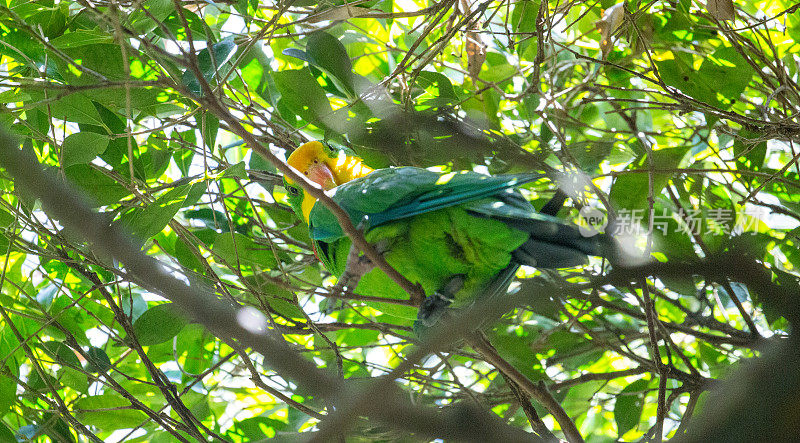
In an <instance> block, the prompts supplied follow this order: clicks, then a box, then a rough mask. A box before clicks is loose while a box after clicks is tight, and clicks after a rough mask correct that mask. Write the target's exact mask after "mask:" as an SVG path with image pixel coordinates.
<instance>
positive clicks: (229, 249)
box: [211, 233, 277, 268]
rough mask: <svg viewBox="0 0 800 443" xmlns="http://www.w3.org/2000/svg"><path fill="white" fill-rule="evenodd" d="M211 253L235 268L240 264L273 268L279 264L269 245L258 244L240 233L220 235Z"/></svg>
mask: <svg viewBox="0 0 800 443" xmlns="http://www.w3.org/2000/svg"><path fill="white" fill-rule="evenodd" d="M211 251H212V252H213V253H214V254H216V255H218V256H219V257H221V258H222V259H223V260H225V262H226V263H227V264H228V265H230V266H234V267H235V266H237V264H238V265H249V266H253V265H255V266H260V267H262V268H272V267H273V266H275V265H276V264H277V262H276V261H275V256H274V254H273V252H272V250H271V249H270V247H269V245H267V244H263V245H261V244H258V243H256V242H254V241H253V240H251V239H250V238H249V237H247V236H246V235H242V234H239V233H233V234H231V233H224V234H220V235H218V236H217V239H216V240H215V241H214V246H213V247H212V248H211Z"/></svg>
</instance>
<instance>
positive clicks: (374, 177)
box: [310, 167, 542, 240]
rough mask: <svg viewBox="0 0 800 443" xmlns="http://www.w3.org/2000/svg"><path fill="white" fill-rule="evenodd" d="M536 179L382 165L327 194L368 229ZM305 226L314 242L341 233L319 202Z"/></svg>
mask: <svg viewBox="0 0 800 443" xmlns="http://www.w3.org/2000/svg"><path fill="white" fill-rule="evenodd" d="M541 177H542V175H539V174H519V175H504V176H497V177H491V176H486V175H483V174H478V173H475V172H465V173H449V174H442V173H436V172H432V171H428V170H426V169H419V168H412V167H403V168H393V169H383V170H378V171H375V172H373V173H372V174H370V175H368V176H366V177H363V178H361V179H356V180H353V181H351V182H348V183H345V184H343V185H341V186H339V187H337V188H336V189H335V191H334V194H333V196H332V198H333V200H334V201H335V202H336V203H338V204H339V206H341V207H342V209H344V210H345V211H347V213H348V215H349V216H350V219H351V220H352V222H353V224H355V225H359V224H362V226H363V227H364V228H367V229H368V228H374V227H376V226H380V225H383V224H385V223H389V222H392V221H396V220H401V219H404V218H408V217H413V216H415V215H419V214H423V213H426V212H430V211H435V210H438V209H443V208H447V207H450V206H455V205H460V204H463V203H469V202H473V201H476V200H480V199H483V198H486V197H490V196H493V195H496V194H498V193H501V192H502V191H504V190H506V189H511V188H515V187H518V186H521V185H523V184H525V183H529V182H532V181H535V180H537V179H539V178H541ZM526 212H527V211H526ZM530 212H533V211H532V209H531V210H530ZM310 227H311V236H312V238H314V239H317V240H332V239H335V238H339V237H341V236H343V235H344V234H343V233H342V230H341V227H339V224H338V223H337V221H336V219H335V217H334V216H333V214H332V213H331V212H330V211H329V210H328V209H327V208H325V207H323V206H322V205H315V206H314V209H312V210H311V215H310Z"/></svg>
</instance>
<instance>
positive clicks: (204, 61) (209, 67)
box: [181, 36, 237, 96]
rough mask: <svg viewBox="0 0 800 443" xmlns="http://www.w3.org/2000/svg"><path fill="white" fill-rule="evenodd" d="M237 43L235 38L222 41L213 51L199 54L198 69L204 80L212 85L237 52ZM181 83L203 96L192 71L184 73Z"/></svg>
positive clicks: (214, 46)
mask: <svg viewBox="0 0 800 443" xmlns="http://www.w3.org/2000/svg"><path fill="white" fill-rule="evenodd" d="M236 47H237V46H236V43H234V42H233V36H231V37H228V38H225V39H224V40H220V41H219V42H217V43H215V44H213V45H211V50H210V51H209V50H208V48H205V49H203V50H202V51H200V53H199V54H197V67H198V68H199V69H200V73H201V74H203V78H204V79H205V80H206V82H208V84H210V85H212V82H211V80H213V79H214V78H215V76H217V75H218V74H220V70H221V68H222V66H223V65H224V64H225V63H227V61H228V60H230V58H231V57H232V56H233V53H234V52H235V51H236ZM181 82H182V83H183V85H184V86H186V87H187V88H188V89H189V91H191V92H192V93H193V94H195V95H198V96H202V95H203V90H202V88H201V86H200V81H199V80H198V79H197V76H196V75H195V74H194V71H193V70H191V69H188V68H187V69H186V70H185V71H183V76H182V77H181Z"/></svg>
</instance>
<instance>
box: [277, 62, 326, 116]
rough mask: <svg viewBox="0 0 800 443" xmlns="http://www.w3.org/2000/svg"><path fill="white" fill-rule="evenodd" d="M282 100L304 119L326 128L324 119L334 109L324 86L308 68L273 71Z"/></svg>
mask: <svg viewBox="0 0 800 443" xmlns="http://www.w3.org/2000/svg"><path fill="white" fill-rule="evenodd" d="M272 77H273V78H274V79H275V85H276V86H277V87H278V91H280V93H281V101H282V102H283V104H284V105H285V106H287V107H288V108H289V109H290V110H291V111H292V112H294V113H295V114H297V115H299V116H300V117H301V118H302V119H303V120H305V121H307V122H309V123H314V124H315V125H317V126H319V127H321V128H324V127H326V125H325V123H323V121H324V120H325V119H326V117H328V116H329V115H330V114H331V113H332V112H333V109H332V108H331V104H330V102H329V101H328V97H327V96H326V95H325V91H324V90H323V89H322V86H320V85H319V83H317V79H316V78H314V76H313V75H311V71H309V70H308V68H304V69H295V70H293V69H289V70H285V71H280V72H273V73H272Z"/></svg>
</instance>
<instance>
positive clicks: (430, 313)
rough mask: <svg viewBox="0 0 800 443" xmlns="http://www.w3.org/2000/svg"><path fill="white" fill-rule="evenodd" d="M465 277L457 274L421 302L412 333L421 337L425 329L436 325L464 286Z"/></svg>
mask: <svg viewBox="0 0 800 443" xmlns="http://www.w3.org/2000/svg"><path fill="white" fill-rule="evenodd" d="M465 279H466V276H464V275H462V274H459V275H456V276H454V277H453V278H451V279H450V281H449V282H447V284H446V285H444V287H443V288H442V289H440V290H438V291H436V292H434V293H433V294H431V295H430V296H429V297H426V298H425V300H423V301H422V304H421V305H420V307H419V312H417V319H416V320H415V321H414V328H413V329H414V332H415V333H416V334H417V336H421V335H423V333H424V330H425V329H426V328H429V327H431V326H433V325H434V324H436V322H437V321H439V319H440V318H441V317H442V315H443V314H444V313H445V308H446V307H448V306H450V304H451V303H453V299H454V298H455V295H456V292H458V291H460V290H461V288H462V287H463V286H464V280H465Z"/></svg>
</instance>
